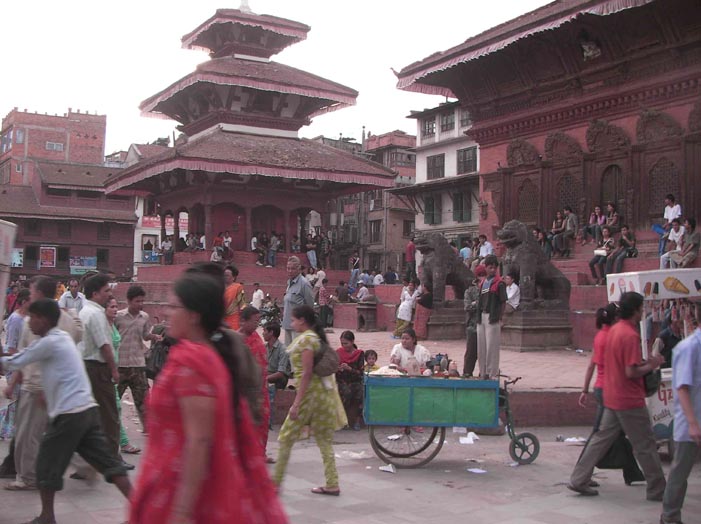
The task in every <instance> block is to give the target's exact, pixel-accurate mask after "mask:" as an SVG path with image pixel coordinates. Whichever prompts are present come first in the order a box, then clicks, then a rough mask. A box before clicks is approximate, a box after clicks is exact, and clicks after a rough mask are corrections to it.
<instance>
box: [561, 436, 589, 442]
mask: <svg viewBox="0 0 701 524" xmlns="http://www.w3.org/2000/svg"><path fill="white" fill-rule="evenodd" d="M586 441H587V439H585V438H584V437H569V438H566V439H565V442H586Z"/></svg>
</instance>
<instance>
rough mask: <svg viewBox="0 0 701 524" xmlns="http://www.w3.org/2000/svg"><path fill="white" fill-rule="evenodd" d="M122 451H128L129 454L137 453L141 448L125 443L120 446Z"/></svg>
mask: <svg viewBox="0 0 701 524" xmlns="http://www.w3.org/2000/svg"><path fill="white" fill-rule="evenodd" d="M122 453H128V454H129V455H138V454H139V453H141V449H140V448H137V447H136V446H133V445H131V444H127V445H126V446H122Z"/></svg>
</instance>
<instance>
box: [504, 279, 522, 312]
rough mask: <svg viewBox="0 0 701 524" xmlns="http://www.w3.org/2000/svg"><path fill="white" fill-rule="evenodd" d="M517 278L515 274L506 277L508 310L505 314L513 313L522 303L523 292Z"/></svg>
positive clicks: (506, 309) (505, 310)
mask: <svg viewBox="0 0 701 524" xmlns="http://www.w3.org/2000/svg"><path fill="white" fill-rule="evenodd" d="M516 277H517V275H515V274H513V273H509V274H508V275H505V276H504V284H506V308H505V309H504V313H513V312H514V311H516V310H517V309H518V305H519V304H520V303H521V290H520V289H519V287H518V284H517V283H516Z"/></svg>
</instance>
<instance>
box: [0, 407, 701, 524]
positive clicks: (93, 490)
mask: <svg viewBox="0 0 701 524" xmlns="http://www.w3.org/2000/svg"><path fill="white" fill-rule="evenodd" d="M132 409H133V408H132ZM127 411H128V410H127ZM132 416H133V413H127V414H126V418H125V420H126V421H127V422H128V423H129V424H130V427H129V428H128V432H129V434H130V438H131V439H132V441H133V443H134V444H136V445H139V446H143V445H144V437H143V435H142V434H141V433H139V432H137V431H136V428H135V426H134V425H133V424H131V418H132ZM276 429H277V428H276ZM518 429H519V430H520V431H532V432H534V433H535V434H536V435H538V437H539V439H540V441H541V452H540V456H539V457H538V458H537V460H536V461H535V462H534V463H533V464H532V465H529V466H518V467H510V466H509V463H510V462H511V459H510V458H509V455H508V443H509V441H508V438H507V437H505V436H500V437H486V436H483V437H481V438H480V440H479V441H477V442H476V443H475V444H473V445H463V444H459V442H458V435H457V434H454V433H452V431H449V432H448V434H447V442H446V444H445V446H444V447H443V449H442V450H441V452H440V454H439V455H438V456H437V457H436V459H434V461H432V462H431V463H429V464H428V465H426V466H424V467H422V468H418V469H410V470H398V471H397V473H396V474H391V473H385V472H382V471H380V470H379V469H378V467H379V466H381V465H382V464H383V463H382V462H381V461H380V460H379V459H378V458H377V457H376V456H375V455H374V453H373V452H372V450H371V447H370V443H369V439H368V433H367V432H366V431H360V432H353V431H341V432H338V433H336V435H335V439H334V441H335V444H334V448H335V452H336V454H337V455H338V456H339V458H337V464H338V469H339V476H340V481H341V489H342V494H341V496H340V497H325V496H319V495H314V494H312V493H311V492H310V489H311V488H312V487H314V486H317V485H320V484H321V483H323V467H322V463H321V457H320V455H319V451H318V448H317V447H316V445H315V443H314V441H313V439H310V440H305V441H302V442H299V443H298V444H297V445H296V446H295V448H294V450H293V453H292V459H291V461H290V464H289V468H288V472H287V476H286V478H285V482H284V484H283V490H282V502H283V504H284V506H285V508H286V510H287V512H288V515H289V517H290V522H291V523H292V524H325V523H328V524H331V523H333V524H413V523H421V524H433V523H436V524H438V523H440V524H444V523H448V524H450V523H451V522H466V521H467V520H468V519H469V521H470V522H474V523H480V524H481V523H495V524H563V523H567V524H603V523H606V522H616V523H624V524H656V523H657V522H658V519H659V512H660V507H661V505H660V503H653V502H647V501H646V500H645V488H644V486H643V485H642V484H638V485H634V486H630V487H629V486H626V485H625V484H624V483H623V478H622V475H621V473H620V471H600V472H597V474H596V479H597V480H598V481H599V482H600V483H601V485H602V486H601V488H600V492H601V495H600V496H599V497H595V498H585V497H580V496H578V495H576V494H573V493H571V492H569V491H568V490H567V489H566V488H565V483H566V482H567V479H568V477H569V474H570V472H571V469H572V466H573V464H574V463H575V461H576V460H577V457H578V455H579V453H580V451H581V447H580V446H578V445H573V444H570V443H564V442H556V435H558V434H562V435H564V436H565V437H569V436H582V437H584V436H586V435H587V434H588V432H589V428H587V427H568V428H518ZM276 435H277V432H276V431H274V432H273V433H272V434H271V441H270V444H269V452H270V454H271V455H273V456H275V454H276V451H277V442H276ZM6 451H7V442H2V441H0V454H2V455H4V454H5V453H6ZM346 451H353V452H356V453H360V452H364V457H365V458H361V459H351V458H345V457H348V454H347V453H344V452H346ZM132 459H134V460H133V462H134V463H136V464H138V462H139V460H140V459H139V457H129V460H132ZM468 459H478V460H482V461H483V462H481V463H479V464H475V463H470V462H468V461H467V460H468ZM475 466H478V467H480V468H482V469H485V470H486V471H487V473H485V474H481V475H480V474H474V473H469V472H467V471H466V469H467V468H468V467H475ZM664 467H665V471H666V472H667V471H668V469H669V465H668V464H666V463H665V464H664ZM137 471H138V470H137ZM132 477H133V478H135V476H134V475H132ZM38 508H39V497H38V494H37V493H36V492H21V493H17V492H8V491H5V490H0V524H16V523H20V522H25V521H26V520H29V519H30V518H31V517H33V516H35V515H36V514H37V512H38ZM57 514H58V522H59V524H68V523H79V524H84V523H85V524H116V523H120V522H123V521H124V519H125V515H126V502H125V501H124V499H123V498H122V497H121V495H119V493H118V492H117V490H116V489H115V488H114V487H113V486H110V485H108V484H106V483H104V482H102V481H100V482H97V483H96V484H95V485H94V486H88V485H87V484H85V483H84V482H81V481H75V480H70V479H66V487H65V490H64V491H63V492H61V493H60V494H59V495H58V496H57ZM684 515H685V522H699V520H698V515H701V465H699V464H697V465H696V468H695V469H694V470H693V471H692V474H691V477H690V480H689V488H688V493H687V499H686V504H685V508H684ZM695 519H696V520H695Z"/></svg>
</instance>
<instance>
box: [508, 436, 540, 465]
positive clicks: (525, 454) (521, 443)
mask: <svg viewBox="0 0 701 524" xmlns="http://www.w3.org/2000/svg"><path fill="white" fill-rule="evenodd" d="M538 453H540V442H539V441H538V437H536V436H535V435H534V434H533V433H519V434H518V435H516V437H515V438H514V439H513V440H512V441H511V443H510V444H509V455H511V458H512V459H514V460H515V461H516V462H518V463H519V464H530V463H531V462H533V461H534V460H535V459H536V457H537V456H538Z"/></svg>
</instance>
